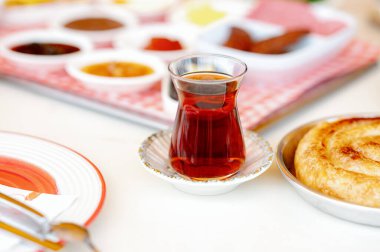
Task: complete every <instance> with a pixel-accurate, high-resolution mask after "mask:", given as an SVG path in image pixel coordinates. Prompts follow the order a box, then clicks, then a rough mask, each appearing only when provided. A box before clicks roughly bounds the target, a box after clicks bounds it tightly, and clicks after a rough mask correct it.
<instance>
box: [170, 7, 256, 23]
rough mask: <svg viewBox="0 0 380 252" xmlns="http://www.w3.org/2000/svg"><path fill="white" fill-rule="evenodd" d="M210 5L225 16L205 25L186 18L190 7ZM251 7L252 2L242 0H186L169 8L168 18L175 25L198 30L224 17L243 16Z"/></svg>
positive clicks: (224, 18)
mask: <svg viewBox="0 0 380 252" xmlns="http://www.w3.org/2000/svg"><path fill="white" fill-rule="evenodd" d="M207 4H208V5H209V6H211V8H212V9H214V10H216V11H218V12H222V13H225V16H224V17H222V18H221V19H218V20H215V21H213V22H210V23H209V24H207V25H198V24H195V23H193V22H192V21H191V20H190V19H189V18H188V11H189V10H192V9H194V8H195V9H196V8H199V7H202V6H205V5H207ZM251 7H252V3H251V2H250V1H244V0H234V1H228V0H209V1H204V0H192V1H186V2H184V3H183V4H179V5H177V6H175V7H174V8H172V9H171V11H170V13H169V15H168V20H169V21H170V22H171V23H173V24H176V25H182V26H184V27H188V28H187V29H192V30H199V29H202V28H203V27H206V26H208V25H215V24H216V23H218V22H221V21H223V20H226V19H231V18H240V17H243V16H245V15H246V14H247V13H248V11H249V10H250V8H251Z"/></svg>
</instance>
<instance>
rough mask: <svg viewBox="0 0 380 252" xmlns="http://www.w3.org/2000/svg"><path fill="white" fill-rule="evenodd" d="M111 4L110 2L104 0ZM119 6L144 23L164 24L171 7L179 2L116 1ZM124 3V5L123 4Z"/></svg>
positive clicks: (172, 0) (164, 0) (150, 0)
mask: <svg viewBox="0 0 380 252" xmlns="http://www.w3.org/2000/svg"><path fill="white" fill-rule="evenodd" d="M103 1H105V2H109V0H103ZM113 2H114V3H115V2H117V6H119V7H123V8H125V9H127V10H129V11H130V12H132V13H133V14H135V15H136V16H137V17H138V19H139V21H140V22H142V23H152V22H163V21H165V16H166V14H167V12H168V10H170V8H171V6H173V5H175V4H176V2H178V0H160V1H152V0H114V1H113ZM123 2H124V3H123Z"/></svg>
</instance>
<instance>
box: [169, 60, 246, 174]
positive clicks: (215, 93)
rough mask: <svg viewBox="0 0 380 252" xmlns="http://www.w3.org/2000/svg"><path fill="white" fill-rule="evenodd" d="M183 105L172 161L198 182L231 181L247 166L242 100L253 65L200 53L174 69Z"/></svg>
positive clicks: (178, 62)
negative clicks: (245, 78)
mask: <svg viewBox="0 0 380 252" xmlns="http://www.w3.org/2000/svg"><path fill="white" fill-rule="evenodd" d="M169 71H170V74H171V77H172V80H173V83H174V86H175V88H176V90H177V93H178V97H179V106H178V110H177V116H176V120H175V125H174V128H173V133H172V137H171V146H170V150H169V158H170V163H171V166H172V167H173V168H174V169H175V170H176V171H177V172H178V173H179V174H182V175H184V176H187V177H190V178H191V179H194V180H208V179H225V178H228V177H230V176H232V175H234V174H235V173H236V172H238V171H239V168H240V167H241V166H242V165H243V164H244V161H245V145H244V138H243V135H242V129H241V126H240V120H239V114H238V110H237V107H236V98H237V93H238V89H239V86H240V82H241V80H242V78H243V76H244V74H245V73H246V71H247V66H246V64H244V63H243V62H241V61H240V60H237V59H234V58H232V57H227V56H223V55H215V54H199V55H191V56H186V57H183V58H180V59H178V60H176V61H174V62H172V63H170V65H169Z"/></svg>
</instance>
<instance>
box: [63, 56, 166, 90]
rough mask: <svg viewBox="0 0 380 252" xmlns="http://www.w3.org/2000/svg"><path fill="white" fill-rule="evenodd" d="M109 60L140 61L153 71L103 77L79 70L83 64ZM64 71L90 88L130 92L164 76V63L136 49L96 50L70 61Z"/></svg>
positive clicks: (147, 85)
mask: <svg viewBox="0 0 380 252" xmlns="http://www.w3.org/2000/svg"><path fill="white" fill-rule="evenodd" d="M110 61H122V62H136V63H140V64H143V65H147V66H149V67H151V68H152V69H153V73H152V74H149V75H145V76H141V77H104V76H97V75H93V74H88V73H85V72H83V71H82V70H81V69H82V68H83V67H84V66H88V65H92V64H96V63H102V62H110ZM66 71H67V72H68V73H69V74H70V75H71V76H72V77H74V78H76V79H78V80H79V81H81V82H82V83H83V84H85V85H87V86H88V87H89V88H90V89H97V90H103V91H108V92H130V91H139V90H142V89H146V88H148V87H150V86H152V85H154V84H156V83H157V82H159V81H160V80H161V79H162V78H163V76H164V73H165V71H166V65H165V64H164V63H163V62H162V61H161V60H160V59H159V58H157V57H155V56H152V55H150V54H147V53H143V52H140V51H136V50H98V51H96V52H94V53H92V54H87V55H84V56H82V57H81V58H77V59H75V60H73V61H70V62H69V63H68V64H67V66H66Z"/></svg>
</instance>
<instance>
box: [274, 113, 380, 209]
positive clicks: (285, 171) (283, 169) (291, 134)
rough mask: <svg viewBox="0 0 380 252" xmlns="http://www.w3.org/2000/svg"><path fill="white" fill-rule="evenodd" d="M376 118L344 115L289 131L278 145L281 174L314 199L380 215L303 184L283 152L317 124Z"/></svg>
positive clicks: (358, 114)
mask: <svg viewBox="0 0 380 252" xmlns="http://www.w3.org/2000/svg"><path fill="white" fill-rule="evenodd" d="M354 117H357V118H360V117H361V118H374V117H380V114H379V113H375V112H374V113H353V114H344V115H336V116H328V117H323V118H321V119H317V120H313V121H310V122H308V123H305V124H302V125H301V126H298V127H296V128H294V129H293V130H291V131H289V132H288V133H287V134H286V135H285V136H284V137H283V138H282V139H281V140H280V142H279V143H278V145H277V151H276V160H277V166H278V169H279V170H280V172H281V173H282V174H283V176H284V177H285V178H286V180H287V181H288V182H290V183H291V184H292V185H293V186H294V187H295V186H297V187H298V188H301V189H302V190H303V191H306V192H308V193H309V194H312V195H313V196H314V197H317V198H320V199H323V200H325V201H326V200H327V201H329V202H330V203H333V204H337V205H340V206H341V207H348V208H351V209H355V210H359V211H361V210H365V211H371V212H375V213H380V208H378V207H369V206H363V205H359V204H355V203H351V202H348V201H344V200H341V199H337V198H334V197H331V196H329V195H325V194H323V193H321V192H319V191H317V190H315V189H313V188H310V187H308V186H307V185H305V184H303V183H302V182H301V181H299V180H298V179H297V177H295V176H294V175H293V174H292V173H291V172H290V171H289V169H288V168H287V167H286V165H285V162H284V158H283V150H284V148H285V147H286V145H287V144H288V142H289V140H290V139H291V138H292V137H294V136H295V135H296V133H297V132H298V131H300V130H302V129H305V128H307V127H311V126H315V125H316V124H317V123H320V122H334V121H338V120H343V119H348V118H354Z"/></svg>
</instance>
